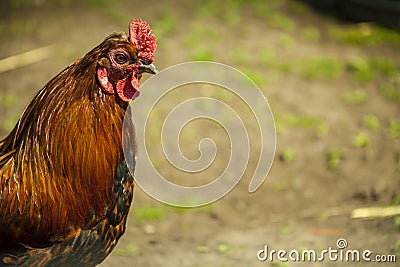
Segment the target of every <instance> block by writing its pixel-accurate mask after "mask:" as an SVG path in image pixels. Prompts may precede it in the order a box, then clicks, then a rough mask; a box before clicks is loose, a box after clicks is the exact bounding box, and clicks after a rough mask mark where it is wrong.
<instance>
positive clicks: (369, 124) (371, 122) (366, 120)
mask: <svg viewBox="0 0 400 267" xmlns="http://www.w3.org/2000/svg"><path fill="white" fill-rule="evenodd" d="M362 124H363V126H364V127H366V128H368V129H371V130H373V131H378V130H379V128H380V127H381V123H380V121H379V119H378V117H376V116H375V115H365V116H364V117H363V118H362Z"/></svg>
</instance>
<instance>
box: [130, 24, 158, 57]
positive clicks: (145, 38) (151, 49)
mask: <svg viewBox="0 0 400 267" xmlns="http://www.w3.org/2000/svg"><path fill="white" fill-rule="evenodd" d="M129 40H130V41H131V43H132V44H134V45H136V47H137V49H138V50H139V57H140V58H141V59H145V60H147V61H149V62H150V63H151V62H153V58H154V53H155V52H156V49H157V45H156V37H155V36H154V34H152V33H151V29H150V25H149V24H148V23H147V22H145V21H144V20H141V19H139V18H137V19H134V20H132V21H131V23H130V24H129Z"/></svg>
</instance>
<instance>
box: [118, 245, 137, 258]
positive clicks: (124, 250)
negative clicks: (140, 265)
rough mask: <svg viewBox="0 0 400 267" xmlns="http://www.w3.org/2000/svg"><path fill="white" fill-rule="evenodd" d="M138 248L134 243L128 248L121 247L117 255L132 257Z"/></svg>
mask: <svg viewBox="0 0 400 267" xmlns="http://www.w3.org/2000/svg"><path fill="white" fill-rule="evenodd" d="M137 248H138V245H137V244H136V243H133V242H132V243H129V244H128V246H126V247H121V246H119V247H118V249H117V250H116V254H117V255H120V256H130V255H132V253H134V252H135V251H136V250H137Z"/></svg>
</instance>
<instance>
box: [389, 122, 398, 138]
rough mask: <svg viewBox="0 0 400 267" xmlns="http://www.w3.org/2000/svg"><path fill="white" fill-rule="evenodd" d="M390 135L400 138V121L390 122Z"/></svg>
mask: <svg viewBox="0 0 400 267" xmlns="http://www.w3.org/2000/svg"><path fill="white" fill-rule="evenodd" d="M390 135H391V136H392V137H393V138H399V137H400V120H392V121H391V122H390Z"/></svg>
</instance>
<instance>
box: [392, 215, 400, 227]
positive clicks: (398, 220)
mask: <svg viewBox="0 0 400 267" xmlns="http://www.w3.org/2000/svg"><path fill="white" fill-rule="evenodd" d="M393 223H394V226H396V227H397V228H399V229H400V216H396V217H394V220H393Z"/></svg>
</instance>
